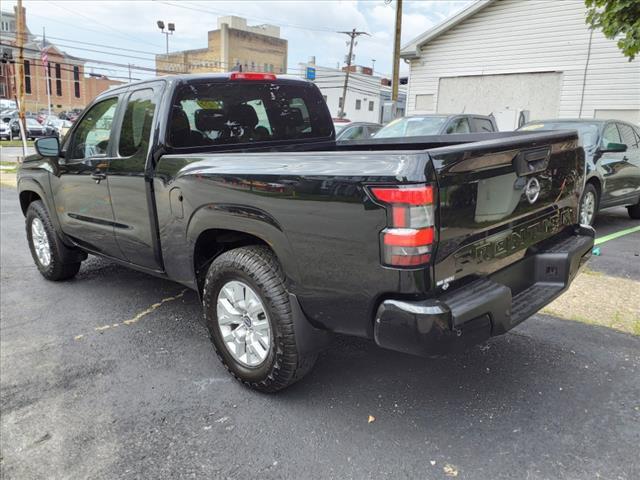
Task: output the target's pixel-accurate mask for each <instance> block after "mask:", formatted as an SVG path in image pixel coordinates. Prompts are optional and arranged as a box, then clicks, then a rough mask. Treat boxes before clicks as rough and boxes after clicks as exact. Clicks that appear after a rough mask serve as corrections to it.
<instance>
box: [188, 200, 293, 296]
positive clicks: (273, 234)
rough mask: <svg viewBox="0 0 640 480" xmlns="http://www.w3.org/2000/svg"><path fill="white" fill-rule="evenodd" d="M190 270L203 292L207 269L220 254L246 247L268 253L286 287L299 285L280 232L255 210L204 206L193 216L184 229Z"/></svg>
mask: <svg viewBox="0 0 640 480" xmlns="http://www.w3.org/2000/svg"><path fill="white" fill-rule="evenodd" d="M187 239H188V241H189V245H192V248H191V268H192V272H193V278H194V280H195V282H194V283H195V284H196V285H197V289H198V292H199V293H201V292H202V286H203V282H204V277H205V276H206V271H207V269H208V266H209V265H210V264H211V262H212V261H213V260H215V258H217V257H218V255H220V254H221V253H223V252H225V251H228V250H231V249H233V248H238V247H241V246H246V245H264V246H266V247H268V248H269V249H271V250H272V251H273V253H274V254H275V256H276V258H277V259H278V262H279V263H280V265H281V266H282V268H283V270H284V273H285V276H286V279H287V285H288V286H290V285H295V284H296V283H298V282H299V275H298V268H297V265H296V262H295V260H294V256H293V253H292V250H291V246H290V244H289V240H288V239H287V237H286V235H285V233H284V231H283V229H282V228H281V226H280V225H279V223H278V222H277V221H276V220H275V219H274V218H273V217H272V216H271V215H269V214H268V213H266V212H264V211H263V210H259V209H256V208H254V207H243V206H238V205H219V204H218V205H206V206H203V207H201V208H199V209H198V210H196V211H195V212H194V214H193V215H192V216H191V218H190V220H189V225H188V227H187Z"/></svg>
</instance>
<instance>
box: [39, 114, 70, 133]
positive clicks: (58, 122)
mask: <svg viewBox="0 0 640 480" xmlns="http://www.w3.org/2000/svg"><path fill="white" fill-rule="evenodd" d="M72 126H73V123H71V122H70V121H69V120H62V119H61V118H58V117H54V116H53V115H51V116H50V117H48V118H47V119H46V120H45V121H44V127H45V134H46V135H47V136H56V137H60V138H62V137H64V136H65V135H66V134H67V132H68V131H69V130H70V129H71V127H72Z"/></svg>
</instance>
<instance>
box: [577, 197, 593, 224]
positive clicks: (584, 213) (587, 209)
mask: <svg viewBox="0 0 640 480" xmlns="http://www.w3.org/2000/svg"><path fill="white" fill-rule="evenodd" d="M595 212H596V196H595V195H594V194H593V192H586V193H585V194H584V196H583V197H582V204H581V205H580V223H581V224H583V225H591V222H592V221H593V215H594V214H595Z"/></svg>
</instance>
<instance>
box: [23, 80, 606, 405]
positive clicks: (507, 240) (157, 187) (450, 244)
mask: <svg viewBox="0 0 640 480" xmlns="http://www.w3.org/2000/svg"><path fill="white" fill-rule="evenodd" d="M116 112H118V114H117V115H116ZM105 133H106V136H105ZM470 137H471V136H470ZM425 139H426V140H425ZM425 141H426V142H427V143H429V145H431V146H430V147H429V148H426V149H425V146H424V145H425ZM432 147H440V148H432ZM442 147H444V148H442ZM35 148H36V152H37V153H36V154H35V155H33V156H30V157H27V158H26V159H25V161H24V162H23V163H22V164H21V165H20V166H19V169H18V188H17V190H18V195H19V201H20V205H21V207H22V211H23V212H24V214H25V217H26V218H25V221H26V235H27V241H28V245H29V248H30V249H31V254H32V256H33V259H34V262H35V264H36V266H37V268H38V269H39V271H40V273H41V274H42V275H43V276H44V277H45V278H47V279H49V280H63V279H67V278H70V277H73V276H74V275H75V274H76V273H77V272H78V270H79V269H80V264H81V262H82V261H83V260H84V259H85V258H87V254H88V253H91V254H95V255H102V256H105V257H108V258H110V259H112V260H113V261H115V262H117V263H119V264H122V265H126V266H128V267H131V268H135V269H138V270H140V271H143V272H147V273H150V274H153V275H157V276H159V277H163V278H167V279H170V280H174V281H176V282H180V283H182V284H184V285H185V286H186V287H188V288H191V289H194V290H195V291H197V292H198V294H199V295H200V298H201V299H202V304H203V309H204V312H205V319H206V320H205V321H206V325H207V327H208V329H209V333H210V337H211V340H212V342H213V345H214V347H215V350H216V351H217V353H218V356H219V357H220V359H221V361H222V362H223V363H224V364H225V366H226V367H227V369H228V370H229V371H230V373H231V374H232V375H234V376H235V377H236V378H237V379H239V380H240V381H242V382H243V383H244V384H245V385H248V386H250V387H252V388H255V389H257V390H260V391H266V392H273V391H277V390H280V389H282V388H285V387H287V386H288V385H290V384H292V383H293V382H295V381H297V380H298V379H300V378H301V377H302V376H303V375H304V374H305V373H307V372H308V371H309V370H310V369H311V368H312V366H313V364H314V361H315V359H316V356H317V352H318V350H319V349H321V348H323V347H324V346H325V345H326V341H327V337H328V332H338V333H342V334H348V335H354V336H359V337H364V338H369V339H371V340H372V341H375V343H376V344H378V345H379V346H381V347H384V348H389V349H392V350H397V351H401V352H405V353H412V354H416V355H434V354H438V353H443V352H446V351H450V350H451V349H458V348H461V347H463V346H466V345H471V344H475V343H477V342H482V341H485V340H486V339H488V338H489V337H490V336H492V335H500V334H502V333H505V332H506V331H508V330H510V329H511V328H513V327H515V326H516V325H518V324H519V323H520V322H522V321H523V320H525V319H526V318H527V317H529V316H531V315H533V314H534V313H535V312H537V311H538V310H539V309H540V308H542V307H544V306H545V305H546V304H548V303H549V302H551V301H552V300H553V299H555V298H556V297H557V296H558V295H560V294H561V293H562V292H563V291H564V290H565V289H566V288H567V287H568V286H569V284H570V283H571V281H572V280H573V278H574V277H575V275H576V274H577V272H578V270H579V267H580V265H581V264H583V263H584V262H585V261H586V260H587V259H588V258H589V256H590V255H591V250H592V248H593V242H594V231H593V229H592V228H590V227H587V226H579V225H576V224H575V219H576V218H577V209H578V194H579V192H580V191H581V189H582V177H581V172H582V169H581V162H582V161H583V158H582V149H581V148H580V147H579V146H578V137H577V134H576V132H571V131H569V132H541V133H523V132H508V133H487V134H475V135H473V138H471V139H467V140H466V141H459V140H458V141H453V139H451V137H447V136H435V137H425V138H421V139H419V141H418V142H416V141H415V140H412V139H411V138H400V139H381V140H376V139H366V140H359V141H354V142H335V138H334V129H333V126H332V122H331V117H330V113H329V110H328V108H327V106H326V103H325V102H324V101H323V99H322V94H321V92H320V90H319V89H318V87H317V86H316V85H315V84H313V83H310V82H307V81H305V80H302V79H296V78H290V77H284V78H280V77H277V76H276V75H274V74H271V73H266V74H260V73H243V72H234V73H230V74H208V75H183V76H166V77H162V78H158V79H153V80H147V81H143V82H137V83H130V84H127V85H126V86H124V87H119V88H118V87H116V88H113V89H112V90H108V91H106V92H103V93H102V94H100V95H99V96H98V97H97V98H96V99H95V100H94V101H93V102H92V103H91V104H90V105H89V106H88V107H87V109H86V111H85V112H84V113H83V114H82V116H81V117H80V118H79V119H78V121H77V123H76V124H75V125H74V127H73V128H72V130H71V131H70V132H69V134H68V135H67V136H66V138H65V139H64V142H63V144H62V147H61V145H60V142H59V140H58V138H57V137H46V138H41V139H38V140H37V141H36V143H35ZM513 158H518V159H519V161H517V162H513V161H512V159H513ZM505 179H506V180H507V181H505ZM97 199H99V201H96V200H97ZM105 281H109V280H108V279H105ZM76 287H77V284H76V285H75V286H74V284H70V285H69V288H75V290H76V292H80V291H81V289H78V288H76ZM75 300H76V301H79V299H78V298H76V299H75ZM549 334H550V335H552V334H553V332H551V331H550V332H549ZM345 368H348V366H346V367H345Z"/></svg>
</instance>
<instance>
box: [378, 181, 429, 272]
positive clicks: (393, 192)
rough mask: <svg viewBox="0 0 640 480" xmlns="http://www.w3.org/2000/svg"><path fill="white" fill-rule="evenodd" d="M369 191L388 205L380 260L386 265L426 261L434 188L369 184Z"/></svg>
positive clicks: (421, 263)
mask: <svg viewBox="0 0 640 480" xmlns="http://www.w3.org/2000/svg"><path fill="white" fill-rule="evenodd" d="M370 191H371V193H372V195H373V196H374V198H375V199H376V200H377V201H378V202H380V203H383V204H384V205H385V206H386V207H387V212H388V214H387V218H388V223H390V227H388V228H385V229H384V230H383V231H382V234H381V249H382V262H383V263H384V264H385V265H387V266H389V267H417V266H420V265H424V264H426V263H429V260H430V259H431V251H432V246H433V241H434V233H435V232H434V210H433V196H434V190H433V187H432V186H431V185H410V186H397V187H371V188H370Z"/></svg>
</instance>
